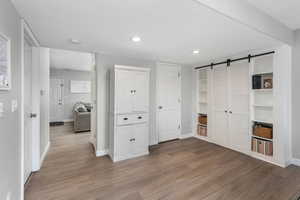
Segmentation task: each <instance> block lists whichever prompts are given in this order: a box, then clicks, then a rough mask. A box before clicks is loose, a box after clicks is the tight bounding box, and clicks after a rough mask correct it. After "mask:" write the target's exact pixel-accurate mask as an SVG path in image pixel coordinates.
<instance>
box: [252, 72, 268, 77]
mask: <svg viewBox="0 0 300 200" xmlns="http://www.w3.org/2000/svg"><path fill="white" fill-rule="evenodd" d="M266 75H273V72H259V73H253V74H252V76H266Z"/></svg>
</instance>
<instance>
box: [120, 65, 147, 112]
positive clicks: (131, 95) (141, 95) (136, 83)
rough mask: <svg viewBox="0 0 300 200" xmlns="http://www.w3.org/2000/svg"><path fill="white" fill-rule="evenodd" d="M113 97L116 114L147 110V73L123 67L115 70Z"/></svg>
mask: <svg viewBox="0 0 300 200" xmlns="http://www.w3.org/2000/svg"><path fill="white" fill-rule="evenodd" d="M115 98H116V109H115V112H116V113H117V114H122V113H132V112H148V110H149V73H148V72H145V71H133V70H124V69H117V70H115Z"/></svg>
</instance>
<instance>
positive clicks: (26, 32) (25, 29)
mask: <svg viewBox="0 0 300 200" xmlns="http://www.w3.org/2000/svg"><path fill="white" fill-rule="evenodd" d="M25 38H27V39H29V40H30V42H31V45H32V46H33V47H39V46H40V45H39V42H38V40H37V39H36V38H35V36H34V34H33V33H32V31H31V29H30V27H29V26H28V25H27V23H26V22H25V20H23V19H22V20H21V52H20V53H21V103H20V113H21V120H20V122H21V167H20V172H21V173H20V175H21V176H20V178H21V184H20V186H21V200H23V199H24V175H23V174H24V146H25V144H24V120H25V119H24V102H25V101H24V81H25V76H24V67H25V64H24V42H25ZM32 53H33V62H32V65H33V66H32V68H33V69H34V70H33V72H34V73H33V74H32V75H33V76H32V78H33V79H34V80H33V81H32V82H33V85H34V83H35V81H36V80H37V78H38V77H39V76H38V72H39V71H38V64H37V63H35V62H36V59H37V57H38V55H37V54H36V53H37V52H36V51H35V50H33V52H32ZM34 63H35V64H34ZM35 85H38V84H35ZM36 89H37V88H36V87H33V90H34V91H33V98H32V100H33V105H36V107H35V108H33V109H34V110H35V112H37V115H38V116H39V113H38V112H39V103H38V102H37V101H39V90H37V91H36ZM37 107H38V108H37ZM37 126H38V127H37ZM33 130H34V131H33V137H32V138H33V141H32V147H33V148H32V153H33V154H32V162H33V163H32V167H33V169H32V171H36V170H38V169H39V168H40V156H39V155H40V137H39V136H40V135H39V117H38V118H36V120H34V122H33Z"/></svg>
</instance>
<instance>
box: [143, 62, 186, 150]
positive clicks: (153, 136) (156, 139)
mask: <svg viewBox="0 0 300 200" xmlns="http://www.w3.org/2000/svg"><path fill="white" fill-rule="evenodd" d="M164 66H170V67H179V68H180V77H179V81H180V84H179V85H180V88H179V90H180V108H179V112H180V120H179V125H180V131H181V130H182V124H181V123H182V122H181V115H182V110H181V109H182V108H181V106H182V91H181V87H182V86H181V84H182V80H181V79H182V70H181V66H180V65H177V64H173V63H164V62H159V63H157V64H156V72H155V75H156V80H155V107H154V112H155V120H154V121H155V124H154V127H155V128H154V130H155V132H154V134H150V142H149V143H150V145H155V144H158V143H159V117H158V114H159V112H158V106H159V105H158V100H159V98H158V88H159V83H158V74H159V70H158V68H160V67H164ZM151 125H153V124H151ZM181 135H182V132H180V134H179V135H178V139H180V136H181Z"/></svg>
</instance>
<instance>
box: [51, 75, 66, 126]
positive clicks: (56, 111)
mask: <svg viewBox="0 0 300 200" xmlns="http://www.w3.org/2000/svg"><path fill="white" fill-rule="evenodd" d="M63 86H64V81H63V80H62V79H50V122H62V121H63V120H64V107H63V103H64V102H63Z"/></svg>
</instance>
